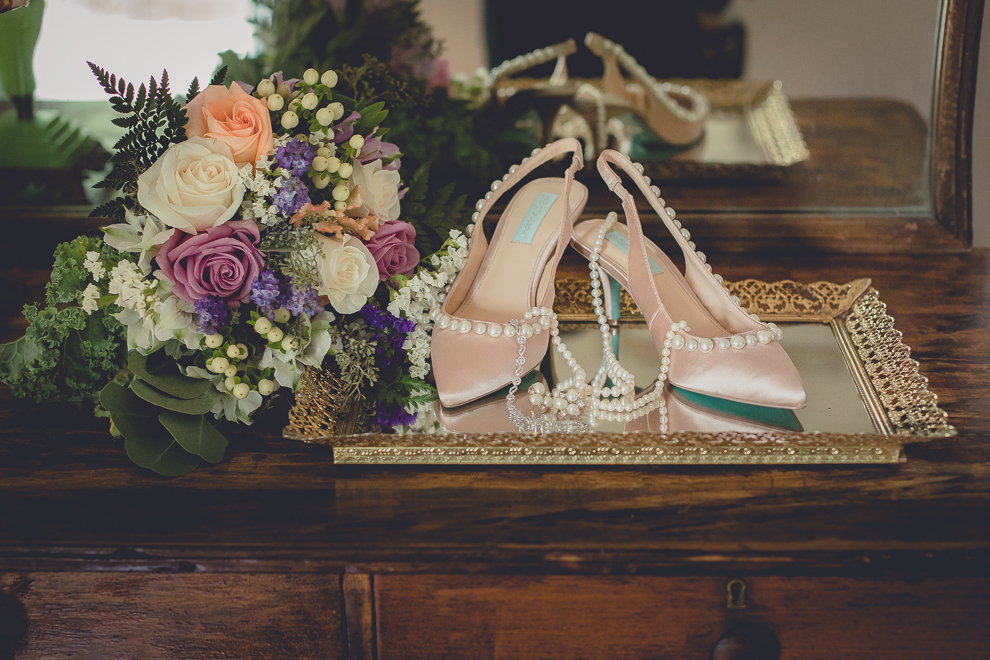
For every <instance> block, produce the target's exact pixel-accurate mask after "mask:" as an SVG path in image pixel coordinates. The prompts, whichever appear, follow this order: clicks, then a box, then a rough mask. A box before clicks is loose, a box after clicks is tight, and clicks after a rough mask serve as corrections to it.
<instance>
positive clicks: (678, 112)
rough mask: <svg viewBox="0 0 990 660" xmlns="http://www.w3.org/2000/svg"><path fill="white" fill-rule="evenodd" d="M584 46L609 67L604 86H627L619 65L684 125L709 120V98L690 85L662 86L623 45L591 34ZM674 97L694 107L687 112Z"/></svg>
mask: <svg viewBox="0 0 990 660" xmlns="http://www.w3.org/2000/svg"><path fill="white" fill-rule="evenodd" d="M584 44H585V45H586V46H587V47H588V48H589V49H590V50H591V52H593V53H594V54H595V55H597V56H598V57H600V58H602V63H603V65H604V67H605V74H604V75H603V76H602V83H603V85H604V83H605V81H606V80H608V79H610V78H611V79H613V80H616V81H620V80H621V81H623V84H622V86H623V87H624V86H625V81H626V77H625V76H623V75H622V73H621V72H620V70H619V65H620V64H621V65H622V67H623V68H625V69H626V71H628V72H629V73H631V74H632V75H633V76H635V77H636V78H638V79H639V81H640V82H641V83H642V84H643V85H645V86H646V89H644V90H643V91H644V92H646V93H648V94H649V93H652V94H653V95H654V96H655V97H656V98H657V100H659V101H660V102H661V103H663V105H664V106H666V108H667V109H668V110H669V111H670V112H671V113H672V114H673V115H674V116H675V117H677V118H678V119H680V120H681V121H685V122H688V123H696V122H699V121H702V120H703V119H704V118H705V117H707V116H708V111H709V104H708V99H707V98H705V97H704V96H703V95H702V94H699V93H698V92H697V91H695V90H693V89H691V88H690V87H687V86H686V85H684V86H682V85H672V84H671V83H668V82H664V83H661V82H659V81H658V80H657V79H656V78H654V77H653V76H651V75H650V74H649V72H647V70H646V69H645V68H644V67H643V65H641V64H640V63H639V62H637V61H636V60H635V59H634V58H633V56H632V55H630V54H629V53H627V52H626V49H625V48H623V47H622V45H621V44H617V43H615V42H614V41H611V40H609V39H606V38H605V37H603V36H601V35H599V34H596V33H594V32H589V33H588V34H586V35H585V37H584ZM671 95H677V96H681V97H682V98H684V99H687V100H688V101H689V102H690V104H691V107H690V108H685V107H684V106H683V105H681V104H680V103H678V102H677V101H675V100H674V99H673V98H671Z"/></svg>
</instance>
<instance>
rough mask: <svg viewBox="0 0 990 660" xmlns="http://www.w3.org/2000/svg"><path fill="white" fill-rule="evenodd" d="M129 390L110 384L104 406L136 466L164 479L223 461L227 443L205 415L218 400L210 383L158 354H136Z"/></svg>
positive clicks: (129, 360)
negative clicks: (187, 374) (203, 461)
mask: <svg viewBox="0 0 990 660" xmlns="http://www.w3.org/2000/svg"><path fill="white" fill-rule="evenodd" d="M127 367H128V369H129V370H130V371H131V372H132V373H133V375H134V378H133V379H132V380H131V382H130V386H129V387H123V386H122V385H120V384H118V383H110V384H108V385H107V386H106V387H105V388H104V389H103V391H102V392H101V393H100V403H101V404H102V405H103V407H104V408H106V410H107V411H109V413H110V419H111V421H112V422H113V426H114V428H115V429H116V431H117V432H118V433H119V434H120V435H122V436H123V437H124V439H125V443H124V447H125V449H126V450H127V455H128V457H130V459H131V460H132V461H134V462H135V463H137V464H138V465H140V466H141V467H145V468H149V469H151V470H153V471H155V472H157V473H159V474H162V475H165V476H179V475H182V474H186V473H187V472H191V471H192V470H195V469H196V468H197V467H198V466H199V463H200V458H202V459H203V460H205V461H207V462H209V463H219V462H220V461H221V460H223V454H224V451H225V450H226V448H227V439H226V438H225V437H224V436H223V434H222V433H220V431H218V430H217V429H216V427H215V426H214V425H213V424H212V423H211V422H210V421H209V420H208V419H207V417H206V415H207V414H208V413H209V412H210V411H211V409H213V407H214V406H215V405H216V404H217V403H218V402H219V401H220V394H219V392H217V390H216V388H215V387H214V386H213V384H212V383H211V382H210V381H209V380H205V379H200V378H191V377H189V376H184V375H183V374H182V373H181V372H180V371H179V367H178V364H177V363H176V362H175V360H172V359H169V358H168V357H166V356H162V355H161V353H155V354H152V355H151V356H147V357H146V356H143V355H141V354H139V353H137V352H132V353H131V354H130V355H129V356H128V358H127Z"/></svg>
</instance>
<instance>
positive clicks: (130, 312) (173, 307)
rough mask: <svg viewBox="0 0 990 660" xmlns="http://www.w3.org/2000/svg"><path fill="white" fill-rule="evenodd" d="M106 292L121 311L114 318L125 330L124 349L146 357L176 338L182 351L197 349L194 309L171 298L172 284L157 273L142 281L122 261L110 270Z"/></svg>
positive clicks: (199, 336) (132, 267)
mask: <svg viewBox="0 0 990 660" xmlns="http://www.w3.org/2000/svg"><path fill="white" fill-rule="evenodd" d="M109 291H110V293H111V294H115V295H116V296H117V299H116V300H115V301H114V303H115V304H117V305H119V306H120V307H122V308H123V309H122V310H121V311H120V312H118V313H116V314H114V318H116V319H117V320H118V321H120V322H121V323H122V324H123V325H124V327H126V328H127V349H128V350H137V351H139V352H140V353H142V354H144V355H148V354H150V353H153V352H154V351H156V350H158V349H159V348H161V347H162V346H164V345H165V342H166V341H168V340H169V339H177V340H179V341H180V342H181V343H183V344H184V345H185V346H186V348H198V347H199V344H200V341H201V339H202V337H203V334H202V333H200V332H198V331H197V330H196V314H195V311H196V308H195V306H194V305H193V304H192V303H189V302H186V301H185V300H179V299H178V298H176V297H175V296H174V295H172V283H171V282H170V281H169V280H168V278H167V277H165V274H164V273H162V272H161V271H156V272H155V280H154V281H149V280H147V279H145V278H144V276H143V275H142V274H141V271H140V270H139V269H138V267H137V266H136V265H135V264H134V263H133V262H131V261H127V260H126V259H125V260H123V261H121V262H120V263H118V264H117V265H116V266H114V268H113V270H111V271H110V285H109Z"/></svg>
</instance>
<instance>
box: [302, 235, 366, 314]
mask: <svg viewBox="0 0 990 660" xmlns="http://www.w3.org/2000/svg"><path fill="white" fill-rule="evenodd" d="M316 238H317V241H318V242H319V246H320V249H321V250H322V251H323V258H322V259H321V260H320V262H319V270H320V280H321V282H320V286H319V287H318V288H317V292H318V293H319V294H320V295H321V296H326V297H327V298H329V299H330V305H331V306H333V308H334V309H335V310H337V311H338V312H340V313H341V314H353V313H354V312H356V311H358V310H359V309H361V308H362V307H364V304H365V303H366V302H367V301H368V297H369V296H371V294H373V293H374V292H375V289H377V288H378V267H377V266H375V259H374V257H372V256H371V252H369V251H368V248H366V247H365V246H364V243H362V242H361V241H360V240H359V239H358V238H357V237H355V236H350V235H347V236H344V240H339V239H336V238H331V237H329V236H324V235H323V234H317V235H316Z"/></svg>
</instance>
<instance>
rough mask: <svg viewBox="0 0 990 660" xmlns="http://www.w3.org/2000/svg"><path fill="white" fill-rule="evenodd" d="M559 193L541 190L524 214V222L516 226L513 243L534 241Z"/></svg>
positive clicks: (527, 243)
mask: <svg viewBox="0 0 990 660" xmlns="http://www.w3.org/2000/svg"><path fill="white" fill-rule="evenodd" d="M558 197H559V195H554V194H553V193H545V192H541V193H540V194H539V195H537V196H536V199H534V200H533V203H532V204H530V205H529V210H527V211H526V215H524V216H523V219H522V222H520V223H519V226H518V227H516V233H515V234H514V235H513V236H512V242H513V243H525V244H526V245H529V244H530V243H532V242H533V237H534V236H536V232H537V231H538V230H539V228H540V225H541V224H542V223H543V218H545V217H547V213H548V212H549V211H550V207H551V206H553V203H554V202H556V201H557V198H558Z"/></svg>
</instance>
